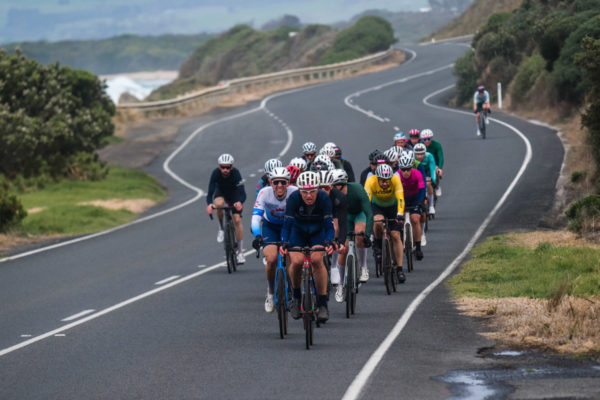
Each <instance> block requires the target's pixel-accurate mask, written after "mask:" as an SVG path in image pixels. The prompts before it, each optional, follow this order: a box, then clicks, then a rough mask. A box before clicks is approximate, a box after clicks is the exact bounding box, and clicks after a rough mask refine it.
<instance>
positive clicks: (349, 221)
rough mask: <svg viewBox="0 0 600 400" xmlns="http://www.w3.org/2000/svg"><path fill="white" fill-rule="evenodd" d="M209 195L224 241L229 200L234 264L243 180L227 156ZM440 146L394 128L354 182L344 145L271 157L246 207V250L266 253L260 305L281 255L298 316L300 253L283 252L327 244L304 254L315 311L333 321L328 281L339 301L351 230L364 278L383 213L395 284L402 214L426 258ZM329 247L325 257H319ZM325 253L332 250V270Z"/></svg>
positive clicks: (307, 146)
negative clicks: (387, 142) (283, 157)
mask: <svg viewBox="0 0 600 400" xmlns="http://www.w3.org/2000/svg"><path fill="white" fill-rule="evenodd" d="M217 164H218V166H217V168H216V169H215V170H214V171H213V173H212V175H211V178H210V183H209V188H208V193H207V198H206V200H207V209H206V211H207V213H208V214H210V215H212V213H213V210H214V209H215V208H216V209H217V216H218V220H219V231H218V233H217V241H218V242H222V241H223V237H224V232H223V213H222V210H221V207H223V206H224V205H225V204H229V205H231V206H233V220H234V223H235V235H236V239H237V244H238V251H237V262H238V264H243V263H244V262H245V258H244V254H243V237H244V235H243V226H242V219H241V213H242V209H243V203H244V201H245V199H246V193H245V189H244V183H243V182H244V181H243V179H242V177H241V174H240V172H239V171H238V170H237V169H236V168H235V167H234V159H233V157H232V156H231V155H230V154H222V155H221V156H219V158H218V162H217ZM443 166H444V156H443V151H442V146H441V145H440V143H439V142H438V141H436V140H433V132H432V131H431V130H430V129H424V130H422V131H419V130H418V129H411V130H410V131H409V132H408V136H407V135H405V134H404V133H402V132H398V133H396V134H395V135H394V137H393V145H392V146H391V147H390V148H389V149H387V150H385V151H380V150H374V151H373V152H371V153H370V154H369V166H368V167H367V168H365V169H364V171H362V172H361V173H360V176H359V182H355V175H354V170H353V168H352V165H351V163H350V162H349V161H348V160H346V159H345V158H344V157H343V155H342V149H341V147H340V146H338V145H336V144H334V143H331V142H329V143H326V144H325V145H323V146H322V147H321V148H320V149H317V146H316V145H315V144H314V143H313V142H306V143H304V144H303V145H302V154H301V155H300V156H298V157H294V158H292V160H291V161H290V162H289V163H288V164H287V165H284V164H283V163H282V162H281V161H280V160H279V159H276V158H273V159H270V160H267V162H266V163H265V165H264V170H265V174H264V175H263V176H262V177H260V178H259V181H258V183H257V185H256V201H255V203H254V208H253V211H252V222H251V231H252V235H253V236H254V239H253V241H252V247H253V248H254V249H256V250H257V251H259V249H260V248H262V250H263V255H264V258H265V262H266V267H265V270H266V277H267V283H268V287H267V295H266V299H265V311H266V312H268V313H270V312H273V309H274V299H273V293H274V280H275V270H276V267H277V257H278V254H280V255H281V256H282V257H285V258H286V260H287V263H286V264H287V271H288V275H289V277H290V281H291V286H292V297H293V299H292V303H291V307H290V313H291V315H292V317H293V318H294V319H299V318H300V317H301V309H300V303H301V275H302V267H303V262H304V255H303V254H302V253H301V252H290V251H288V250H289V249H293V248H302V247H305V246H309V247H311V248H314V247H320V248H324V249H325V252H323V251H313V252H312V253H311V255H310V262H311V265H312V271H313V276H314V279H315V286H316V291H317V307H318V312H317V318H318V320H319V321H320V322H325V321H327V320H328V319H329V309H328V304H327V303H328V295H327V286H328V281H330V282H331V284H332V285H333V287H335V299H336V301H338V302H343V301H344V288H343V285H342V282H343V281H344V280H343V276H344V265H345V262H346V255H347V251H348V238H347V235H348V233H350V232H354V233H355V234H359V236H356V247H357V250H358V251H357V255H358V265H359V267H360V282H362V283H365V282H367V281H368V280H369V270H368V266H367V249H368V248H369V247H371V246H372V247H373V254H374V257H375V259H376V262H380V259H381V247H382V236H383V223H382V222H381V221H382V220H383V219H387V220H388V221H390V222H389V223H388V229H389V231H390V235H389V236H390V237H391V239H392V248H393V253H394V257H393V265H392V268H393V269H394V271H395V272H396V275H397V276H398V279H399V281H400V283H403V282H404V281H405V280H406V276H405V275H404V272H403V266H402V264H403V241H402V232H403V227H404V218H405V211H406V212H407V215H410V223H411V225H412V226H413V239H414V244H415V247H416V249H415V256H416V259H417V260H422V259H423V257H424V255H423V246H425V245H426V238H425V233H424V230H423V229H422V225H423V224H424V222H425V218H427V214H430V215H435V207H434V197H435V196H437V197H439V196H441V194H442V192H441V186H440V180H441V178H442V176H443ZM325 253H326V254H325ZM324 257H331V268H330V270H329V271H328V270H327V269H326V267H325V264H324Z"/></svg>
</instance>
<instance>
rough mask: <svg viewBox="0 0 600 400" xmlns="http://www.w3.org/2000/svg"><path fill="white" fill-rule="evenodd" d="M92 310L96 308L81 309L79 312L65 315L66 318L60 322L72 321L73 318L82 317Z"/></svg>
mask: <svg viewBox="0 0 600 400" xmlns="http://www.w3.org/2000/svg"><path fill="white" fill-rule="evenodd" d="M94 311H96V310H83V311H82V312H80V313H77V314H73V315H71V316H70V317H67V318H64V319H61V322H68V321H73V320H74V319H77V318H81V317H83V316H84V315H88V314H90V313H93V312H94Z"/></svg>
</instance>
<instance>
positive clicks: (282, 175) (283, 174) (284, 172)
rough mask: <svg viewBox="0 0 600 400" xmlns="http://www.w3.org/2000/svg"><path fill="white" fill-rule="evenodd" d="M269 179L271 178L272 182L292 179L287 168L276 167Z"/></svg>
mask: <svg viewBox="0 0 600 400" xmlns="http://www.w3.org/2000/svg"><path fill="white" fill-rule="evenodd" d="M269 178H271V180H272V181H273V180H275V179H285V180H288V181H289V180H290V179H291V174H290V171H288V169H287V168H285V167H275V168H273V170H272V171H271V172H270V173H269Z"/></svg>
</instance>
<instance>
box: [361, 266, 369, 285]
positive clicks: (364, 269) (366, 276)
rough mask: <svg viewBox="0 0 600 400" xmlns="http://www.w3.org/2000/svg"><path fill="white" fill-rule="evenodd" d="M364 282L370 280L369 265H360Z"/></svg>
mask: <svg viewBox="0 0 600 400" xmlns="http://www.w3.org/2000/svg"><path fill="white" fill-rule="evenodd" d="M359 280H360V281H361V282H362V283H365V282H367V281H368V280H369V269H368V268H367V267H360V279H359Z"/></svg>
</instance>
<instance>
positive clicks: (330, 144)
mask: <svg viewBox="0 0 600 400" xmlns="http://www.w3.org/2000/svg"><path fill="white" fill-rule="evenodd" d="M323 147H331V148H332V149H333V148H334V147H336V145H335V143H333V142H327V143H325V144H324V145H323Z"/></svg>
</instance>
